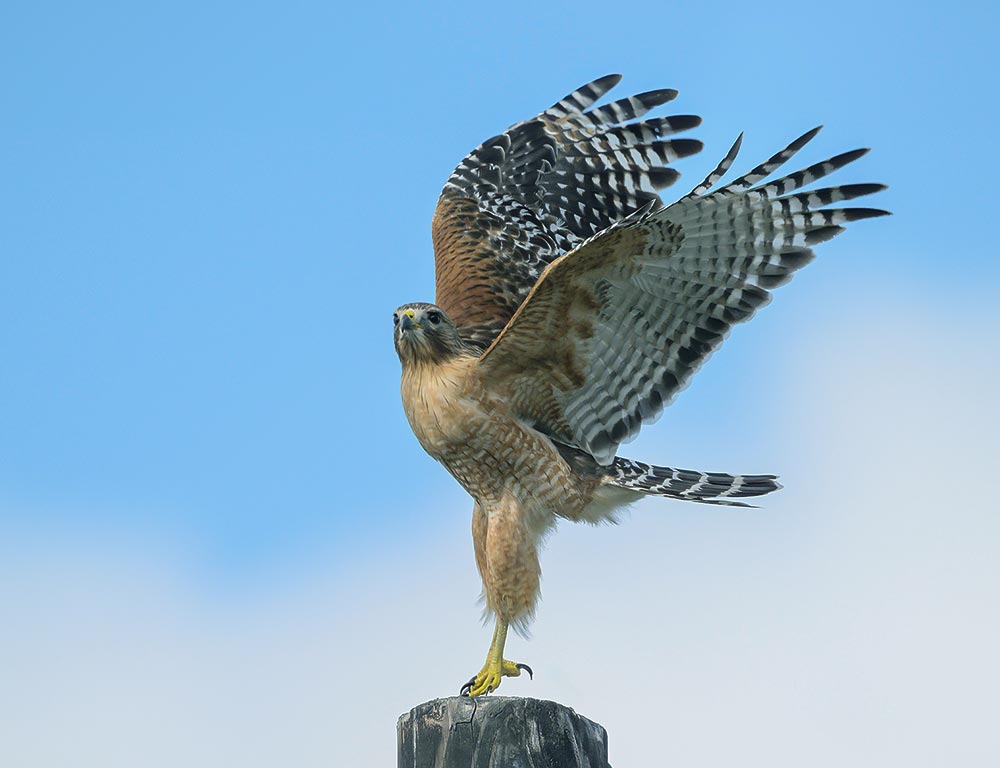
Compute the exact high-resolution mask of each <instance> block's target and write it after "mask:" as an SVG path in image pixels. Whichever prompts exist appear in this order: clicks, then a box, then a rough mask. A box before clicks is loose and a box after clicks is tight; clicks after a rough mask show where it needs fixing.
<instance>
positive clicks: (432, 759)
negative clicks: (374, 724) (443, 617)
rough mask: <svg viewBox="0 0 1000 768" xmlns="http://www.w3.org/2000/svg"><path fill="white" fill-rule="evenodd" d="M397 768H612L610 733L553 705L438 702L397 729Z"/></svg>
mask: <svg viewBox="0 0 1000 768" xmlns="http://www.w3.org/2000/svg"><path fill="white" fill-rule="evenodd" d="M397 744H398V749H399V753H398V754H399V761H398V766H399V768H479V767H482V768H486V766H503V768H507V767H508V766H509V767H510V768H520V767H521V766H538V768H542V767H543V766H544V767H545V768H611V767H610V766H609V765H608V734H607V732H606V731H605V730H604V728H602V727H601V726H600V725H598V724H597V723H595V722H593V721H591V720H588V719H587V718H585V717H581V716H580V715H578V714H577V713H576V712H574V711H573V710H572V709H570V708H569V707H564V706H562V705H561V704H556V703H555V702H554V701H541V700H539V699H521V698H512V697H504V696H484V697H482V698H476V699H472V698H468V697H461V696H454V697H451V698H448V699H434V700H433V701H428V702H426V703H424V704H421V705H419V706H417V707H414V708H413V709H411V710H410V711H409V712H407V713H406V714H405V715H403V716H402V717H400V718H399V723H398V725H397Z"/></svg>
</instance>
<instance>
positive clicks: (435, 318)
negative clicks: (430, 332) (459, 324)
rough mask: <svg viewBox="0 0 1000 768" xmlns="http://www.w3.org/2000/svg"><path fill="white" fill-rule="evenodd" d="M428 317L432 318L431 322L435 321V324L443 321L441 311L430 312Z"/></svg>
mask: <svg viewBox="0 0 1000 768" xmlns="http://www.w3.org/2000/svg"><path fill="white" fill-rule="evenodd" d="M427 319H428V320H430V321H431V323H433V324H434V325H437V324H438V323H440V322H441V313H440V312H428V313H427Z"/></svg>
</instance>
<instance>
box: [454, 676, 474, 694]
mask: <svg viewBox="0 0 1000 768" xmlns="http://www.w3.org/2000/svg"><path fill="white" fill-rule="evenodd" d="M475 684H476V678H472V679H471V680H470V681H469V682H467V683H466V684H465V685H463V686H462V688H461V690H459V692H458V695H459V696H468V695H469V693H470V692H471V691H472V686H474V685H475Z"/></svg>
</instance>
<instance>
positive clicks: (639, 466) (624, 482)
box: [608, 457, 781, 507]
mask: <svg viewBox="0 0 1000 768" xmlns="http://www.w3.org/2000/svg"><path fill="white" fill-rule="evenodd" d="M608 481H609V482H610V483H611V484H613V485H616V486H618V487H619V488H628V489H629V490H633V491H639V492H641V493H648V494H653V495H656V496H668V497H670V498H672V499H682V500H684V501H697V502H699V503H701V504H724V505H727V506H732V507H750V506H753V505H752V504H745V503H743V502H740V501H730V499H739V498H746V497H749V496H763V495H764V494H765V493H770V492H771V491H776V490H778V489H779V488H781V484H780V483H778V482H777V478H776V477H775V476H774V475H726V474H722V473H719V472H693V471H691V470H689V469H673V468H671V467H657V466H654V465H651V464H645V463H643V462H641V461H633V460H632V459H622V458H618V457H616V458H615V461H614V463H613V464H612V465H611V466H610V467H608Z"/></svg>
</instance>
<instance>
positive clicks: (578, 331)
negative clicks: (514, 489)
mask: <svg viewBox="0 0 1000 768" xmlns="http://www.w3.org/2000/svg"><path fill="white" fill-rule="evenodd" d="M817 131H818V129H814V130H812V131H809V132H808V133H806V134H804V135H803V136H801V137H799V138H798V139H796V140H795V141H793V142H792V143H791V144H789V145H788V147H786V148H785V149H783V150H782V151H780V152H778V153H777V154H775V155H774V156H773V157H771V158H769V159H768V160H767V161H765V162H764V163H762V164H760V165H759V166H757V167H756V168H754V169H753V170H751V171H750V172H749V173H747V174H745V175H744V176H742V177H740V178H738V179H736V180H735V181H733V182H730V183H729V184H726V185H724V186H721V187H719V188H717V189H715V190H714V191H713V190H712V186H713V185H714V184H715V183H716V182H717V181H718V180H719V179H720V178H721V176H722V175H723V174H724V173H725V171H726V170H727V169H728V168H729V166H730V165H731V164H732V161H733V160H734V159H735V156H736V151H737V150H738V148H739V144H740V142H739V140H738V141H737V142H736V144H734V146H733V149H732V150H730V152H729V154H727V155H726V157H725V158H724V159H723V161H722V162H721V163H720V164H719V166H718V168H717V169H716V170H715V171H713V172H712V173H711V174H709V176H708V178H707V179H706V180H705V182H703V183H702V184H700V185H699V186H698V187H696V188H695V190H694V191H693V192H692V193H690V194H689V195H687V196H685V197H683V198H681V199H680V200H678V201H677V202H676V203H674V204H673V205H670V206H668V207H666V208H662V207H659V206H658V205H657V204H656V203H655V201H650V202H649V203H647V205H646V206H645V207H644V208H642V209H640V210H638V211H636V212H634V213H632V214H631V215H629V216H627V217H625V218H623V219H622V220H620V221H619V222H617V223H616V224H614V225H612V226H611V227H609V228H608V229H606V230H604V231H603V232H600V233H598V234H596V235H592V236H591V237H590V238H588V239H587V240H585V241H583V242H582V243H581V244H580V245H579V246H578V247H577V248H576V249H575V250H574V251H572V252H571V253H569V254H567V255H565V256H564V257H562V258H560V259H558V260H557V261H556V262H554V263H553V264H552V265H551V266H550V267H549V268H548V269H547V271H546V272H545V274H544V275H543V276H542V278H541V279H540V280H539V282H538V284H537V285H536V286H535V287H534V289H533V290H532V292H531V294H530V295H529V296H528V298H527V300H526V301H525V302H524V304H522V305H521V307H520V308H519V309H518V311H517V313H516V314H515V315H514V317H513V319H512V320H511V321H510V323H508V325H507V327H506V328H505V329H504V330H503V332H502V333H501V335H500V336H499V337H498V338H497V339H496V341H495V342H494V343H493V345H492V346H491V347H490V349H489V350H488V351H487V352H486V353H485V354H484V356H483V357H482V358H481V361H480V365H481V366H482V367H483V368H484V370H485V371H486V372H488V373H489V374H490V375H495V376H496V377H497V378H498V379H499V380H500V381H501V382H502V381H506V386H507V393H508V395H509V396H510V398H511V402H513V403H514V404H515V406H516V407H518V408H520V409H521V413H522V415H523V417H524V418H526V419H528V420H530V421H531V422H532V423H534V424H536V426H537V427H538V428H539V429H542V430H543V431H546V432H547V433H548V434H550V435H551V436H552V437H554V438H555V439H557V440H560V441H563V442H566V443H568V444H570V445H573V446H576V447H579V448H582V449H584V450H586V451H588V452H589V453H590V454H591V455H592V456H594V458H595V459H596V460H597V461H598V462H600V463H601V464H604V465H610V464H611V463H612V461H613V460H614V458H615V454H616V452H617V449H618V446H619V445H620V444H621V443H622V442H624V441H626V440H628V439H629V438H631V437H633V436H634V435H635V434H636V433H637V432H638V431H639V429H640V427H641V426H642V425H643V424H644V423H648V422H649V421H651V420H653V419H655V418H656V416H657V415H658V414H659V413H660V412H661V411H662V409H663V408H664V407H665V406H666V405H667V404H668V403H669V402H670V401H671V400H672V399H673V397H675V396H676V394H677V393H678V392H679V391H681V390H682V389H683V388H684V386H685V385H686V384H687V383H688V381H689V380H690V378H691V376H692V375H693V374H694V372H695V371H697V370H698V368H699V367H700V366H701V365H702V364H703V363H704V361H705V360H706V359H708V357H709V356H710V355H711V354H712V352H713V351H714V350H715V349H716V348H718V346H719V345H720V344H721V343H722V341H723V339H725V337H726V336H727V335H728V333H729V330H730V329H731V327H732V326H733V325H735V324H737V323H741V322H745V321H746V320H748V319H750V317H752V316H753V314H754V313H755V312H756V311H757V309H759V308H760V307H762V306H764V305H765V304H767V303H768V301H770V298H771V294H770V290H771V289H773V288H776V287H777V286H779V285H782V284H784V283H786V282H787V281H788V280H790V279H791V277H792V274H793V273H794V272H795V271H796V270H798V269H801V268H802V267H803V266H805V265H806V264H807V263H809V261H811V260H812V259H813V256H814V254H813V251H812V246H814V245H816V244H817V243H820V242H823V241H825V240H828V239H830V238H831V237H834V236H836V235H837V234H839V233H840V232H842V231H843V230H844V225H845V224H848V223H850V222H852V221H858V220H861V219H866V218H872V217H876V216H884V215H886V213H887V212H886V211H883V210H881V209H876V208H853V207H851V208H827V207H824V206H827V205H830V204H831V203H836V202H841V201H845V200H853V199H855V198H858V197H863V196H865V195H868V194H872V193H874V192H878V191H880V190H882V189H884V188H885V187H884V186H883V185H881V184H847V185H843V186H837V187H826V188H822V189H816V190H813V191H803V192H798V191H797V190H799V189H801V188H802V187H803V186H805V185H807V184H809V183H812V182H814V181H816V180H818V179H821V178H823V177H825V176H827V175H828V174H830V173H832V172H833V171H835V170H837V169H838V168H841V167H843V166H844V165H847V164H848V163H851V162H853V161H854V160H857V159H858V158H859V157H861V156H863V155H864V154H865V153H866V152H867V150H854V151H852V152H845V153H843V154H840V155H837V156H835V157H832V158H830V159H828V160H825V161H823V162H821V163H816V164H814V165H811V166H808V167H807V168H805V169H803V170H800V171H797V172H795V173H791V174H788V175H786V176H784V177H781V178H778V179H776V180H774V181H771V182H767V183H763V184H761V185H759V186H754V184H756V183H757V182H760V181H763V180H764V179H766V178H767V176H769V175H770V174H772V173H773V172H774V171H776V170H777V169H778V168H779V167H781V166H782V165H783V164H784V163H785V162H787V161H788V160H789V159H790V158H791V157H792V156H793V155H794V154H795V153H796V152H798V151H799V150H800V149H801V148H802V147H803V146H804V145H805V144H806V143H808V141H809V140H810V139H812V138H813V137H814V136H815V135H816V133H817ZM613 177H614V174H608V178H613ZM543 350H544V352H543ZM525 361H533V363H534V361H539V362H538V363H537V364H535V367H534V368H530V366H529V369H526V368H525ZM555 368H559V370H554V369H555ZM570 374H572V375H570ZM536 377H537V379H538V380H534V379H535V378H536ZM553 380H557V381H562V382H566V381H568V382H577V383H575V384H572V385H571V386H560V387H557V388H555V389H553V388H552V386H551V381H553ZM546 386H548V389H547V390H546ZM553 414H557V417H555V418H554V417H553Z"/></svg>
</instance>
